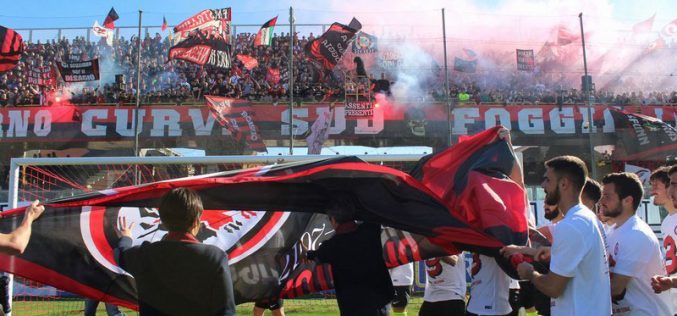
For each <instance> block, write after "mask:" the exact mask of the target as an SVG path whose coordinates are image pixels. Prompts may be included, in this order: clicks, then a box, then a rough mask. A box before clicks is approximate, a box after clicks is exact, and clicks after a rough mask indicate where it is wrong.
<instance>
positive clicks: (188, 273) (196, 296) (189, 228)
mask: <svg viewBox="0 0 677 316" xmlns="http://www.w3.org/2000/svg"><path fill="white" fill-rule="evenodd" d="M202 210H203V208H202V201H201V200H200V197H199V195H198V194H197V193H196V192H195V191H193V190H191V189H186V188H176V189H173V190H171V191H169V192H168V193H167V194H165V195H164V196H163V197H162V199H161V200H160V206H159V213H160V220H161V221H162V224H163V225H164V226H165V227H167V229H168V230H169V232H168V233H167V235H165V237H164V238H163V239H162V240H161V241H159V242H155V243H144V244H142V245H140V246H134V247H132V228H133V226H134V223H130V224H127V222H126V219H125V218H124V217H121V218H120V219H119V223H118V224H119V227H118V229H117V232H118V235H119V236H120V237H121V238H120V242H119V245H118V247H117V248H116V249H115V259H116V261H117V263H118V264H119V265H120V267H121V268H123V269H125V270H126V271H127V272H129V273H131V274H132V275H133V276H134V279H135V280H136V287H137V291H138V299H139V312H140V315H142V316H143V315H235V298H234V294H233V284H232V279H231V277H230V268H229V266H228V256H227V255H226V253H225V252H223V251H222V250H220V249H219V248H217V247H215V246H212V245H204V244H202V243H200V242H199V241H198V240H197V239H196V238H195V235H197V233H198V232H199V230H200V216H201V215H202ZM167 263H171V264H167Z"/></svg>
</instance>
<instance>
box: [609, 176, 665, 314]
mask: <svg viewBox="0 0 677 316" xmlns="http://www.w3.org/2000/svg"><path fill="white" fill-rule="evenodd" d="M602 183H603V188H602V199H601V200H600V202H599V204H600V210H601V211H602V213H603V214H604V216H607V217H610V218H613V221H614V223H615V226H614V227H613V228H612V229H611V230H610V231H609V236H607V238H608V239H607V241H608V248H607V251H608V253H609V266H610V270H611V297H612V298H613V302H614V304H613V315H632V316H639V315H645V316H671V315H672V307H671V306H670V305H671V304H670V302H669V296H668V293H661V294H655V293H654V291H653V290H652V288H651V277H652V276H654V275H657V274H659V275H664V274H665V267H664V266H663V257H662V256H661V249H660V244H659V243H658V238H656V235H655V234H654V233H653V231H652V230H651V228H650V227H649V225H647V223H645V222H644V221H643V220H642V219H640V218H639V217H638V216H637V215H636V214H635V213H636V211H637V207H639V204H640V202H641V200H642V196H643V195H644V190H643V189H642V182H641V181H640V180H639V177H637V175H636V174H634V173H628V172H622V173H611V174H608V175H607V176H606V177H604V179H603V180H602Z"/></svg>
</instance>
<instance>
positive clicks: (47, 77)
mask: <svg viewBox="0 0 677 316" xmlns="http://www.w3.org/2000/svg"><path fill="white" fill-rule="evenodd" d="M26 77H27V78H26V80H27V81H28V83H29V84H34V85H38V86H56V73H55V71H54V68H53V67H52V66H44V67H29V68H28V74H27V76H26Z"/></svg>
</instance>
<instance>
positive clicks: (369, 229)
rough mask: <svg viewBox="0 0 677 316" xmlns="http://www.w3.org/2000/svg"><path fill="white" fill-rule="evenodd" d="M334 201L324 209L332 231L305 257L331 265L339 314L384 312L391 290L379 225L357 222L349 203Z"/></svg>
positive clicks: (390, 299) (375, 314) (393, 291)
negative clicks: (329, 206)
mask: <svg viewBox="0 0 677 316" xmlns="http://www.w3.org/2000/svg"><path fill="white" fill-rule="evenodd" d="M337 202H338V203H335V205H334V206H333V207H332V208H331V209H330V210H328V211H327V214H328V215H329V218H330V221H331V225H332V226H333V227H334V231H335V232H336V234H335V235H334V236H333V237H332V238H330V239H329V240H326V241H324V242H323V243H322V244H321V245H320V247H319V248H318V249H317V250H312V249H311V250H309V251H308V252H307V253H306V257H307V258H308V259H309V260H315V261H317V262H322V263H330V264H331V272H332V275H333V277H334V288H335V289H336V300H337V302H338V306H339V310H340V312H341V315H344V316H351V315H374V316H380V315H388V310H387V305H388V304H390V302H391V301H392V300H393V296H394V293H395V290H394V288H393V283H392V281H391V280H390V274H388V268H387V267H386V263H385V260H384V259H383V248H382V246H381V226H380V225H378V224H373V223H366V222H365V223H362V224H357V223H356V222H355V221H354V220H353V218H354V208H353V206H352V204H351V203H350V202H349V201H348V200H346V199H341V200H338V201H337ZM304 247H305V246H304Z"/></svg>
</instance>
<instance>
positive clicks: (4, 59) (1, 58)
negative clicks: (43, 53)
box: [0, 26, 24, 72]
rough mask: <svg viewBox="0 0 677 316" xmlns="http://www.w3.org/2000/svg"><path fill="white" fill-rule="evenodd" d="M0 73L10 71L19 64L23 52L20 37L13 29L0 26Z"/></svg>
mask: <svg viewBox="0 0 677 316" xmlns="http://www.w3.org/2000/svg"><path fill="white" fill-rule="evenodd" d="M0 45H2V46H0V72H5V71H9V70H12V69H14V68H15V67H16V65H17V64H19V60H20V59H21V54H22V53H23V52H24V43H23V39H22V38H21V35H20V34H19V33H17V32H16V31H14V30H13V29H8V28H6V27H4V26H0Z"/></svg>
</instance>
